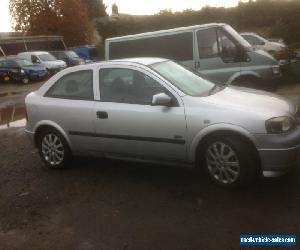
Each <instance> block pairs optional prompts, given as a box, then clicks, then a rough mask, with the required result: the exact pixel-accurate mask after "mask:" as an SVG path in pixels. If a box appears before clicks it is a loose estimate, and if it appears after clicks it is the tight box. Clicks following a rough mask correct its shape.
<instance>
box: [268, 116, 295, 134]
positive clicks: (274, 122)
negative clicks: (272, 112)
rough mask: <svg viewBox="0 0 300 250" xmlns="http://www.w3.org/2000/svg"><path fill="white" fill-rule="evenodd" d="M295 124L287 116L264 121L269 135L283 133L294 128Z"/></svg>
mask: <svg viewBox="0 0 300 250" xmlns="http://www.w3.org/2000/svg"><path fill="white" fill-rule="evenodd" d="M295 126H296V122H295V120H294V119H292V118H291V117H289V116H281V117H275V118H271V119H269V120H267V121H266V130H267V132H268V133H271V134H278V133H285V132H288V131H290V130H292V129H293V128H295Z"/></svg>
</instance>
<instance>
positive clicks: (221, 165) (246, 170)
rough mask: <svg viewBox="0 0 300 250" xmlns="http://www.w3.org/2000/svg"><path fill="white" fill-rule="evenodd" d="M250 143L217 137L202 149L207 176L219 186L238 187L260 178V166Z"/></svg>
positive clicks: (202, 160)
mask: <svg viewBox="0 0 300 250" xmlns="http://www.w3.org/2000/svg"><path fill="white" fill-rule="evenodd" d="M253 151H254V150H253V149H252V147H251V146H250V145H249V143H247V142H245V141H244V140H242V139H240V138H239V137H236V136H234V135H228V136H226V135H215V136H211V137H210V138H208V140H206V142H205V143H204V145H203V147H202V149H201V152H200V154H201V156H200V158H201V162H200V164H201V165H202V167H204V170H205V172H206V173H207V175H208V176H209V177H210V178H211V179H212V180H213V181H214V182H215V183H217V184H218V185H221V186H223V187H236V186H240V185H242V184H246V183H247V182H249V181H250V180H253V179H254V178H256V177H258V174H259V167H258V166H259V164H258V161H257V158H256V156H255V153H254V152H253Z"/></svg>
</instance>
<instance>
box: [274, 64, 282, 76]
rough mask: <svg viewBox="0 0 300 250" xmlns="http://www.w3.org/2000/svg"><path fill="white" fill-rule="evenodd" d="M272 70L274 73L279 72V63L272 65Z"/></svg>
mask: <svg viewBox="0 0 300 250" xmlns="http://www.w3.org/2000/svg"><path fill="white" fill-rule="evenodd" d="M272 71H273V74H274V75H278V74H280V67H279V65H274V66H272Z"/></svg>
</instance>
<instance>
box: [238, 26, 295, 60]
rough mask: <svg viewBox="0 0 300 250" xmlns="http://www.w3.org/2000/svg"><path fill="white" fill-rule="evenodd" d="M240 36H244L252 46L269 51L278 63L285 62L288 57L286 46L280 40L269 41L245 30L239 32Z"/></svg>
mask: <svg viewBox="0 0 300 250" xmlns="http://www.w3.org/2000/svg"><path fill="white" fill-rule="evenodd" d="M241 36H242V37H244V38H245V39H246V40H247V41H248V42H249V43H250V44H251V45H252V46H253V47H254V48H256V49H261V50H264V51H266V52H268V53H270V54H271V55H272V56H274V58H275V59H276V60H278V61H279V62H280V64H286V63H288V62H289V59H290V56H289V55H290V52H289V49H288V46H287V45H285V44H284V43H283V40H280V41H281V42H278V41H277V42H275V41H269V40H268V39H266V38H264V37H262V36H260V35H258V34H256V33H253V32H245V33H241Z"/></svg>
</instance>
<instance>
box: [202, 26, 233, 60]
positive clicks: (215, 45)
mask: <svg viewBox="0 0 300 250" xmlns="http://www.w3.org/2000/svg"><path fill="white" fill-rule="evenodd" d="M197 40H198V49H199V58H203V59H204V58H213V57H221V58H222V59H223V61H224V62H229V61H233V60H235V59H236V58H237V54H238V48H237V46H236V43H235V41H234V39H233V38H232V37H231V36H229V35H228V33H227V32H226V31H225V30H224V29H222V28H219V29H217V28H212V29H205V30H199V31H197Z"/></svg>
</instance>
